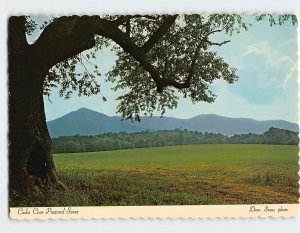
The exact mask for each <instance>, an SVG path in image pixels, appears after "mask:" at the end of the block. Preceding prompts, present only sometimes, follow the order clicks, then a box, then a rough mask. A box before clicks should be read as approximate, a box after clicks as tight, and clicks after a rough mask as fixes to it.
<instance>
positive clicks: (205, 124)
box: [47, 108, 299, 138]
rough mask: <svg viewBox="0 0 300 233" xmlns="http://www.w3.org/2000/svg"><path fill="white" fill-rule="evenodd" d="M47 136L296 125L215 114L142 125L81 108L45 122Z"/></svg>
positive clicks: (223, 130)
mask: <svg viewBox="0 0 300 233" xmlns="http://www.w3.org/2000/svg"><path fill="white" fill-rule="evenodd" d="M47 125H48V129H49V133H50V136H51V137H52V138H56V137H59V136H71V135H76V134H79V135H97V134H102V133H107V132H113V133H116V132H127V133H131V132H141V131H157V130H172V129H176V128H179V129H180V128H181V129H187V130H193V131H199V132H209V133H221V134H223V135H229V136H231V135H234V134H247V133H256V134H261V133H263V132H265V131H267V130H268V129H269V128H270V127H275V128H280V129H287V130H291V131H294V132H298V131H299V128H298V125H297V124H295V123H291V122H288V121H283V120H268V121H257V120H253V119H250V118H229V117H223V116H218V115H214V114H201V115H198V116H195V117H193V118H190V119H178V118H174V117H162V118H161V117H142V118H141V122H131V121H121V118H120V117H118V116H113V117H110V116H107V115H105V114H102V113H99V112H96V111H92V110H90V109H87V108H81V109H79V110H77V111H73V112H70V113H68V114H66V115H64V116H62V117H60V118H58V119H55V120H52V121H48V122H47Z"/></svg>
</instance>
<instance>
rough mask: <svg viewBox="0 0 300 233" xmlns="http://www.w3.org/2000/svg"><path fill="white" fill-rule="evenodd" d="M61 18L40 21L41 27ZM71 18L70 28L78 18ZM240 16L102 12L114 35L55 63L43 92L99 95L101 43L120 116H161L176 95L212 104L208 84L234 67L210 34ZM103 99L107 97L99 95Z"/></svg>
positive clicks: (98, 36) (235, 24)
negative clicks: (110, 55) (110, 58)
mask: <svg viewBox="0 0 300 233" xmlns="http://www.w3.org/2000/svg"><path fill="white" fill-rule="evenodd" d="M61 18H62V17H61ZM61 18H60V17H59V18H51V19H50V20H49V21H45V22H44V23H43V25H42V26H41V30H46V29H47V28H48V27H51V26H52V25H55V24H56V23H57V22H59V21H60V20H61V21H62V19H61ZM73 18H74V19H73ZM73 18H72V20H71V23H72V25H71V26H73V24H75V23H76V21H79V19H80V17H77V18H76V16H73ZM82 18H83V17H82ZM90 18H92V17H90ZM245 18H246V17H243V16H241V15H237V14H204V15H174V16H169V15H114V16H102V17H101V19H102V21H103V20H106V22H110V23H113V26H116V28H114V29H115V31H114V32H117V34H118V35H117V36H115V37H113V39H111V38H109V37H110V36H109V35H110V34H109V33H106V34H105V33H103V32H102V33H95V34H94V39H95V43H94V46H93V48H92V49H89V50H86V51H82V52H80V53H79V54H77V55H74V56H72V57H69V58H68V59H67V60H64V61H60V62H58V63H57V64H56V65H54V66H53V67H52V68H51V69H50V70H49V73H48V74H47V76H46V78H45V82H44V94H45V95H48V96H50V94H51V89H52V88H53V87H59V86H60V95H61V96H62V97H64V98H66V99H67V98H70V96H71V94H72V93H73V91H76V90H77V91H78V95H79V96H80V95H86V96H90V95H94V94H98V93H101V86H100V84H99V77H100V75H101V73H100V67H101V64H97V60H96V57H97V55H98V51H100V50H101V49H102V48H103V47H108V46H112V50H113V51H114V52H115V53H116V55H117V60H116V63H115V66H114V67H113V69H112V70H111V71H110V72H108V74H107V79H106V81H109V82H113V83H114V84H115V87H114V88H113V91H116V90H122V91H123V92H124V94H122V95H121V96H119V97H118V99H117V100H118V101H119V105H118V108H117V112H118V113H120V114H121V115H122V117H123V118H125V119H135V120H140V114H141V113H142V114H145V115H146V114H150V115H152V114H153V111H154V110H155V109H157V110H158V111H160V112H161V114H164V113H165V111H166V109H172V108H175V107H176V106H177V100H178V96H179V95H182V96H183V97H185V98H190V99H191V100H192V101H193V102H198V101H205V102H213V101H214V99H215V97H216V96H215V95H214V94H213V93H212V91H211V90H210V88H209V87H210V84H211V83H212V82H213V81H214V80H216V79H224V80H226V81H227V82H228V83H233V82H234V81H236V80H237V76H236V69H235V68H234V67H231V66H230V65H229V64H228V63H227V62H226V61H225V60H224V59H223V58H221V57H219V56H218V54H217V53H216V52H214V46H223V45H224V44H226V43H228V42H229V40H225V41H213V39H212V36H213V35H215V34H228V36H230V35H232V34H233V33H239V32H241V30H248V28H249V27H250V26H251V24H250V23H248V22H247V20H246V19H245ZM26 19H27V23H26V25H27V26H26V30H27V33H28V34H31V33H32V32H33V31H34V30H35V28H36V24H35V22H34V21H33V20H32V19H31V18H30V17H27V18H26ZM70 19H71V17H70ZM265 19H269V20H270V25H271V26H272V25H275V24H276V22H278V24H279V25H281V24H283V23H284V22H286V21H288V20H291V21H292V23H293V24H295V23H296V22H297V19H296V17H295V16H293V15H276V16H273V15H258V16H257V20H258V21H260V20H265ZM172 20H173V21H172ZM102 21H101V22H102ZM170 22H171V24H170ZM166 24H168V26H166ZM68 30H72V27H69V29H68ZM82 30H83V29H82ZM57 33H59V32H57ZM108 34H109V35H108ZM111 34H113V33H111ZM133 48H136V49H137V51H138V52H137V51H135V52H133V50H134V49H133ZM133 54H134V55H133ZM138 58H139V59H138ZM79 67H81V68H79ZM102 99H103V100H104V101H105V100H106V98H105V97H104V96H102Z"/></svg>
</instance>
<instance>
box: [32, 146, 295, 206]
mask: <svg viewBox="0 0 300 233" xmlns="http://www.w3.org/2000/svg"><path fill="white" fill-rule="evenodd" d="M54 159H55V163H56V166H57V170H58V174H59V176H60V179H61V181H62V182H63V183H64V184H65V185H66V186H67V189H66V190H65V191H64V192H59V191H54V190H52V191H51V190H50V191H49V195H47V197H46V198H44V199H40V200H39V199H38V200H35V201H34V202H35V203H32V205H43V206H91V205H206V204H243V203H245V204H252V203H256V204H259V203H297V202H298V199H299V192H298V190H299V185H298V178H299V176H298V171H299V165H298V147H297V146H276V145H188V146H172V147H157V148H141V149H130V150H119V151H105V152H92V153H72V154H56V155H54Z"/></svg>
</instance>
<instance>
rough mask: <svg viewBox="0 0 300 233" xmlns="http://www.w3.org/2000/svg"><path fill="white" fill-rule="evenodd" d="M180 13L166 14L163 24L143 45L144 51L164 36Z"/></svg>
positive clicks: (147, 50)
mask: <svg viewBox="0 0 300 233" xmlns="http://www.w3.org/2000/svg"><path fill="white" fill-rule="evenodd" d="M177 16H178V15H169V16H165V18H164V21H163V23H162V25H161V26H160V27H159V28H158V29H157V30H156V31H155V32H154V33H153V35H152V36H151V37H150V38H149V40H148V41H147V42H146V43H145V44H144V45H143V46H142V50H143V51H144V53H147V52H149V50H150V49H151V48H152V47H153V46H154V45H155V44H156V43H157V42H158V41H159V40H160V39H161V37H163V36H164V35H165V34H166V32H167V31H168V30H169V29H170V27H171V26H172V25H173V24H174V22H175V20H176V18H177Z"/></svg>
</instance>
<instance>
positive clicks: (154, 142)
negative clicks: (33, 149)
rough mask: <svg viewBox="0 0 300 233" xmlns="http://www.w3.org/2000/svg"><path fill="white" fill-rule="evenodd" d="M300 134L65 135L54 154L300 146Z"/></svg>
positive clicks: (54, 143) (57, 141)
mask: <svg viewBox="0 0 300 233" xmlns="http://www.w3.org/2000/svg"><path fill="white" fill-rule="evenodd" d="M298 143H299V139H298V133H296V132H292V131H289V130H283V129H276V128H270V129H269V130H268V131H267V132H265V133H264V134H263V135H258V134H252V133H249V134H244V135H234V136H231V137H229V136H224V135H222V134H214V133H201V132H196V131H188V130H180V129H176V130H169V131H167V130H165V131H157V132H141V133H124V132H122V133H105V134H101V135H96V136H80V135H76V136H63V137H59V138H54V139H52V150H53V152H54V153H66V152H86V151H106V150H121V149H130V148H146V147H160V146H174V145H191V144H278V145H298Z"/></svg>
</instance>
